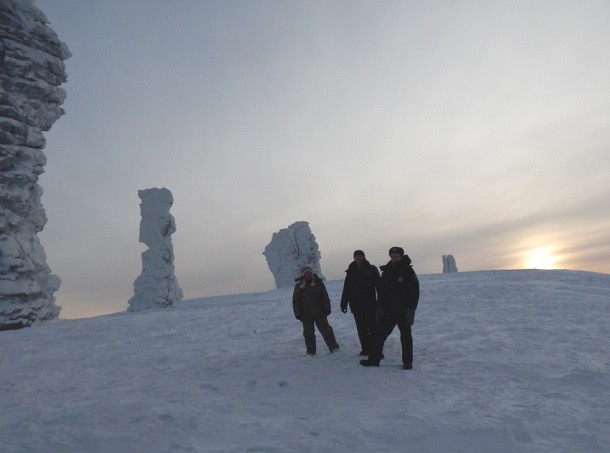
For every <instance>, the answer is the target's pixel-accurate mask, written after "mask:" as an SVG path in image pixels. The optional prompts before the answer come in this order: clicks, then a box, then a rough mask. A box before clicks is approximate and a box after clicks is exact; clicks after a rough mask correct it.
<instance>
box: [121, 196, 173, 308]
mask: <svg viewBox="0 0 610 453" xmlns="http://www.w3.org/2000/svg"><path fill="white" fill-rule="evenodd" d="M138 196H139V197H140V199H141V200H142V203H140V213H141V215H142V220H141V221H140V242H142V243H144V244H146V245H147V246H148V247H149V248H148V250H146V251H145V252H144V253H142V274H140V276H139V277H138V278H136V281H135V282H134V283H133V288H134V291H135V295H134V296H133V297H132V298H131V299H129V302H128V303H129V308H128V310H129V311H140V310H146V309H149V308H166V307H171V306H173V305H174V304H175V303H177V302H180V301H181V300H182V289H180V285H178V280H177V279H176V276H175V275H174V247H173V245H172V238H171V235H172V234H173V233H174V232H175V231H176V221H175V220H174V216H172V215H171V214H170V213H169V209H170V208H171V207H172V205H173V204H174V198H173V197H172V193H171V192H170V191H169V190H167V189H165V188H162V189H157V188H154V189H146V190H139V191H138Z"/></svg>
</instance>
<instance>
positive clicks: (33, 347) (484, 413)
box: [0, 271, 610, 453]
mask: <svg viewBox="0 0 610 453" xmlns="http://www.w3.org/2000/svg"><path fill="white" fill-rule="evenodd" d="M420 280H421V287H422V297H421V301H420V305H419V309H418V310H417V316H416V321H415V322H416V324H415V326H414V328H413V336H414V343H415V361H414V368H413V370H411V371H403V370H402V368H401V361H400V343H399V338H398V332H397V331H396V332H394V333H393V334H392V335H391V336H390V338H389V339H388V342H387V343H386V348H385V351H384V352H385V355H386V359H385V360H384V361H382V364H381V367H380V368H364V367H361V366H360V365H358V360H359V357H358V355H357V354H358V352H359V346H358V344H357V337H356V332H355V327H354V322H353V318H352V316H351V315H350V314H346V315H344V314H342V313H341V312H340V310H339V309H338V306H339V299H340V292H341V286H342V282H340V281H334V282H328V288H329V292H330V294H331V299H332V301H333V313H332V315H331V316H330V318H329V319H330V322H331V325H332V326H333V328H334V330H335V334H336V336H337V340H338V341H339V344H340V345H341V351H340V352H338V353H335V354H330V353H328V352H327V350H326V348H325V347H324V345H323V343H322V341H321V339H320V338H319V337H318V342H319V343H318V355H317V356H315V357H307V356H304V352H305V348H304V341H303V338H302V336H301V330H300V329H301V328H300V323H298V321H296V320H295V319H294V318H293V315H292V307H291V302H290V299H291V292H292V291H291V289H287V288H284V289H279V290H274V291H271V292H267V293H258V294H242V295H235V296H224V297H214V298H205V299H198V300H189V301H184V302H182V303H180V304H178V306H176V307H175V308H173V309H171V310H168V311H154V312H139V313H127V312H125V313H118V314H113V315H107V316H100V317H96V318H88V319H79V320H72V321H67V320H59V321H55V322H51V323H47V324H43V325H41V326H36V327H32V328H29V329H24V330H20V331H11V332H0V345H1V346H2V354H1V355H0V451H2V452H28V453H29V452H131V453H134V452H170V451H193V452H215V451H222V452H242V451H267V452H308V451H311V452H342V451H349V452H362V451H393V452H394V451H413V452H570V453H573V452H607V451H610V365H609V360H610V353H609V352H608V351H610V335H609V333H610V275H607V274H594V273H587V272H576V271H488V272H473V273H457V274H438V275H424V276H420Z"/></svg>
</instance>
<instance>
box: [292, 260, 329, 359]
mask: <svg viewBox="0 0 610 453" xmlns="http://www.w3.org/2000/svg"><path fill="white" fill-rule="evenodd" d="M296 282H297V283H296V285H294V293H293V294H292V308H293V310H294V317H295V318H297V319H298V320H299V321H301V323H302V324H303V337H304V338H305V348H306V349H307V355H315V354H316V335H315V331H314V324H315V326H316V327H317V328H318V332H320V335H322V338H324V341H325V342H326V346H328V349H329V350H330V352H335V351H338V350H339V345H338V344H337V340H336V339H335V334H334V332H333V328H332V327H331V326H330V324H329V323H328V319H327V316H329V315H330V298H329V297H328V291H326V286H324V282H323V281H322V279H320V278H319V277H318V276H317V275H316V274H314V272H313V269H311V267H306V268H304V269H303V272H302V275H301V277H300V278H298V279H297V280H296Z"/></svg>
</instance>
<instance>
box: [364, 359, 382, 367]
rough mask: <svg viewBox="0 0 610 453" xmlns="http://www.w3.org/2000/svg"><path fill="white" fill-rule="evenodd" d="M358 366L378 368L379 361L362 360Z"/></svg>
mask: <svg viewBox="0 0 610 453" xmlns="http://www.w3.org/2000/svg"><path fill="white" fill-rule="evenodd" d="M360 365H362V366H376V367H379V361H378V360H371V359H362V360H361V361H360Z"/></svg>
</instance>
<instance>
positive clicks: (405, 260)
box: [379, 255, 412, 271]
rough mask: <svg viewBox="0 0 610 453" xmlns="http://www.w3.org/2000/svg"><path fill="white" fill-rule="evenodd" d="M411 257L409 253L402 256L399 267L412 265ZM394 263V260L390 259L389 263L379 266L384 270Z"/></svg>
mask: <svg viewBox="0 0 610 453" xmlns="http://www.w3.org/2000/svg"><path fill="white" fill-rule="evenodd" d="M411 263H412V261H411V258H409V255H405V256H403V257H402V260H400V261H399V262H398V266H399V267H407V266H411ZM391 265H392V261H391V260H390V261H388V264H386V265H384V266H379V269H381V270H382V271H384V270H385V269H386V268H388V267H390V266H391Z"/></svg>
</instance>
